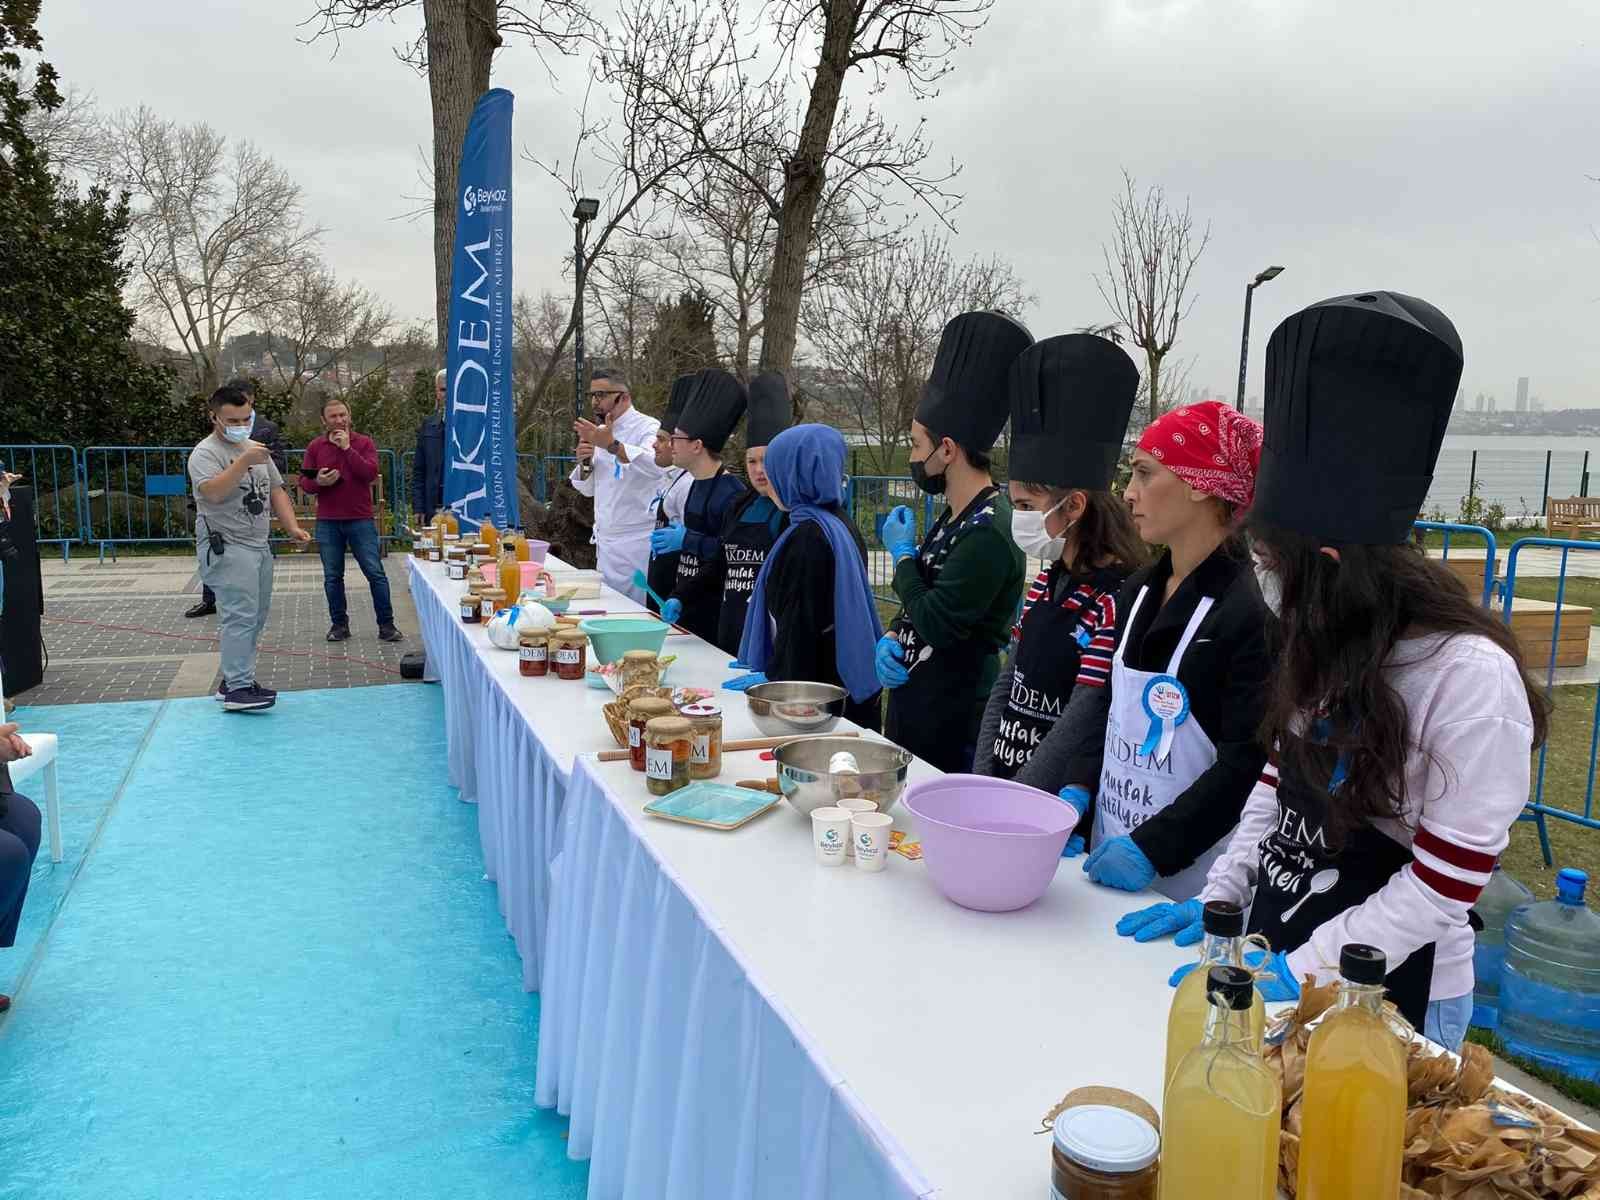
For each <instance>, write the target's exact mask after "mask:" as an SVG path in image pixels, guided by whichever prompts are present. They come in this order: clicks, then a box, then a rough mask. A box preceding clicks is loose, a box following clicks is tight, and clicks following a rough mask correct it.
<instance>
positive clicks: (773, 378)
mask: <svg viewBox="0 0 1600 1200" xmlns="http://www.w3.org/2000/svg"><path fill="white" fill-rule="evenodd" d="M793 421H794V406H793V405H792V404H791V403H790V402H789V381H788V380H787V379H785V378H784V377H783V372H782V371H763V372H762V373H761V374H759V375H757V376H756V377H755V378H754V379H752V380H751V381H750V413H749V416H747V417H746V418H745V423H744V444H745V445H746V446H749V447H755V446H765V445H767V444H768V443H769V442H771V441H772V439H773V438H775V437H777V436H778V435H779V434H780V433H782V432H783V431H784V430H785V429H787V428H789V426H790V424H792V423H793Z"/></svg>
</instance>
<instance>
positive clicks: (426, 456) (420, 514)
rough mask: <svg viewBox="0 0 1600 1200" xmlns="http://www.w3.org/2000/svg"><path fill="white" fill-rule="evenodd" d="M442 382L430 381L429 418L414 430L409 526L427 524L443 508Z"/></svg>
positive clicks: (437, 378) (441, 377)
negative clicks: (431, 406)
mask: <svg viewBox="0 0 1600 1200" xmlns="http://www.w3.org/2000/svg"><path fill="white" fill-rule="evenodd" d="M444 380H445V373H444V372H443V371H440V372H439V373H438V374H437V375H435V376H434V377H433V398H434V402H435V407H434V411H433V415H432V416H431V417H428V418H427V419H426V420H425V421H423V422H422V424H421V425H420V426H418V427H417V452H416V454H415V455H413V456H412V459H411V513H412V520H411V523H412V524H413V525H414V526H416V527H417V528H419V529H420V528H421V527H422V526H423V525H425V524H427V523H428V521H429V519H430V518H432V516H433V514H434V513H436V512H438V511H439V510H440V509H441V508H443V507H444Z"/></svg>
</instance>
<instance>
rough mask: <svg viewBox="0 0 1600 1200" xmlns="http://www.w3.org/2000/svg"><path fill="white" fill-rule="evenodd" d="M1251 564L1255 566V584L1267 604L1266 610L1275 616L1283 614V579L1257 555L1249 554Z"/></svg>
mask: <svg viewBox="0 0 1600 1200" xmlns="http://www.w3.org/2000/svg"><path fill="white" fill-rule="evenodd" d="M1250 562H1251V565H1252V566H1254V567H1255V572H1256V586H1258V587H1259V588H1260V589H1261V599H1262V601H1263V602H1265V604H1266V606H1267V611H1268V612H1270V613H1271V614H1272V615H1273V616H1275V617H1282V616H1283V580H1281V579H1279V578H1278V573H1277V572H1276V571H1274V570H1273V569H1272V568H1271V567H1269V566H1267V565H1266V564H1265V563H1263V562H1262V561H1261V559H1260V558H1259V557H1257V556H1256V555H1254V554H1252V555H1251V556H1250Z"/></svg>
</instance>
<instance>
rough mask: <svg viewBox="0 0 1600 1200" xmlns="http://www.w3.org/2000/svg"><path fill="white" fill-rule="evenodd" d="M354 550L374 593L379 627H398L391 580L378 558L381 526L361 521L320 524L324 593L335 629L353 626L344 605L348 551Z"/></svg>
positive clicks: (318, 529)
mask: <svg viewBox="0 0 1600 1200" xmlns="http://www.w3.org/2000/svg"><path fill="white" fill-rule="evenodd" d="M346 546H348V547H350V550H351V552H352V553H353V554H354V555H355V556H356V565H357V566H359V567H360V568H361V573H362V574H363V575H365V576H366V577H367V586H368V587H370V588H371V589H372V607H373V609H374V610H376V612H377V615H378V624H379V625H393V624H394V603H393V602H392V601H391V600H390V599H389V577H388V576H387V575H385V574H384V573H383V563H382V561H381V560H380V559H379V558H378V525H377V522H375V521H373V520H372V518H371V517H365V518H363V519H361V520H359V521H323V520H318V521H317V552H318V553H319V554H321V555H322V590H323V591H324V592H325V593H327V596H328V617H329V618H330V619H331V620H332V621H333V623H334V624H335V625H348V624H350V613H349V610H348V609H347V608H346V607H345V602H344V550H345V547H346Z"/></svg>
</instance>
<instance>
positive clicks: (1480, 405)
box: [1472, 392, 1485, 412]
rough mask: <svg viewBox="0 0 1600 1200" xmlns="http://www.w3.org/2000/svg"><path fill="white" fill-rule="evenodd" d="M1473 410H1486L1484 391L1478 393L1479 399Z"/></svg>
mask: <svg viewBox="0 0 1600 1200" xmlns="http://www.w3.org/2000/svg"><path fill="white" fill-rule="evenodd" d="M1472 411H1473V412H1483V411H1485V410H1484V407H1483V393H1482V392H1479V393H1478V399H1477V402H1476V403H1475V404H1473V406H1472Z"/></svg>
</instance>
